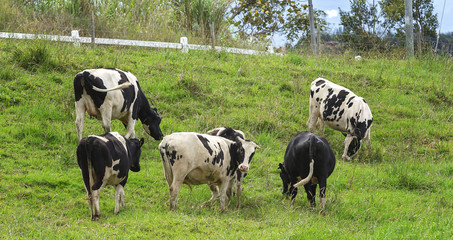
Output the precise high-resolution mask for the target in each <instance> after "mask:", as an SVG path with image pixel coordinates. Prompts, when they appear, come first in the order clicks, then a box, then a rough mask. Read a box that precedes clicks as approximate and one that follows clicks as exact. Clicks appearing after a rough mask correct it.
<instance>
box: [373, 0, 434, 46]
mask: <svg viewBox="0 0 453 240" xmlns="http://www.w3.org/2000/svg"><path fill="white" fill-rule="evenodd" d="M379 5H380V7H381V9H382V13H383V16H384V17H385V19H386V24H387V25H389V27H390V28H392V29H393V28H395V29H396V30H397V31H398V32H399V33H400V34H401V33H404V32H405V29H404V25H405V17H404V16H405V7H404V0H384V1H381V2H379ZM412 10H413V19H414V22H415V24H414V26H415V29H414V30H415V33H417V32H420V33H421V36H423V37H424V36H430V37H436V29H437V27H438V25H439V24H438V21H437V14H434V13H433V10H434V6H433V1H432V0H415V1H413V3H412Z"/></svg>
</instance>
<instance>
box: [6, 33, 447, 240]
mask: <svg viewBox="0 0 453 240" xmlns="http://www.w3.org/2000/svg"><path fill="white" fill-rule="evenodd" d="M0 64H1V66H2V67H1V68H0V103H1V104H0V142H1V147H0V182H1V184H0V238H2V239H12V238H14V239H16V238H35V239H36V238H38V239H41V238H45V239H47V238H48V239H55V238H58V239H62V238H77V239H79V238H95V239H98V238H109V237H111V236H115V237H117V238H119V239H125V238H127V239H134V238H139V239H143V238H146V239H149V238H151V239H152V238H159V239H160V238H168V239H208V238H209V239H225V238H228V239H250V238H252V239H256V238H264V239H308V238H310V239H311V238H314V239H325V238H332V237H334V238H338V239H364V238H369V239H386V238H396V239H401V238H409V239H436V238H437V239H446V238H448V237H451V236H452V235H453V230H452V228H451V226H452V225H453V217H452V216H453V161H452V160H453V150H452V149H453V94H452V93H453V81H452V75H451V73H452V71H453V61H452V59H448V58H433V57H427V58H421V59H416V60H411V61H404V60H399V59H392V58H367V59H365V60H363V61H354V60H353V58H352V57H351V56H322V57H318V58H315V57H311V56H297V55H288V56H284V57H276V56H241V55H232V54H226V53H212V52H197V51H191V52H190V53H189V54H182V53H180V52H179V51H171V50H153V49H145V48H116V47H97V48H94V49H93V48H90V47H86V46H82V47H80V48H74V47H73V46H72V45H67V44H57V43H47V42H39V41H34V42H28V41H27V42H25V41H23V42H22V41H21V42H19V41H7V40H0ZM98 67H116V68H120V69H123V70H127V71H131V72H132V73H134V74H135V75H136V76H137V77H138V79H139V81H140V84H141V86H142V88H143V91H144V92H145V95H146V96H147V97H148V98H149V100H150V101H151V105H153V106H155V107H157V108H158V111H159V113H160V115H161V116H163V121H162V124H161V128H162V131H163V132H164V134H170V133H172V132H177V131H196V132H206V131H207V130H209V129H211V128H214V127H218V126H231V127H233V128H237V129H241V130H243V131H244V132H245V134H246V136H247V137H248V138H249V139H251V140H254V141H256V142H258V143H259V145H260V146H261V149H260V150H258V151H257V152H256V154H255V157H254V160H253V162H252V165H251V169H250V171H249V174H248V176H247V177H246V178H245V183H244V185H243V187H244V192H243V195H242V206H243V207H242V208H241V209H236V208H235V200H232V203H231V204H230V205H229V207H228V209H227V211H226V212H225V213H220V204H219V203H218V202H217V203H216V204H214V205H213V206H211V207H207V208H201V209H197V207H198V206H199V205H201V204H202V203H203V202H204V201H206V200H208V199H209V197H210V191H209V189H208V187H206V186H195V187H194V188H193V190H192V191H190V189H189V188H188V187H183V189H182V191H181V193H180V195H179V210H178V211H176V212H169V210H168V208H169V194H168V186H167V184H166V181H165V179H164V174H163V169H162V163H161V160H160V158H159V154H158V151H157V145H158V144H159V142H158V141H154V140H153V139H152V138H151V137H149V136H146V135H145V132H144V130H143V129H142V127H141V124H138V125H137V126H136V133H137V135H138V136H139V137H141V136H143V137H145V139H146V143H145V145H144V148H143V153H142V158H141V165H142V170H141V171H140V172H139V173H131V175H130V178H129V181H128V184H127V185H126V187H125V194H126V205H127V206H126V208H123V209H121V211H120V213H119V214H118V215H114V214H113V208H114V191H113V188H111V187H108V188H107V189H105V190H104V191H103V192H102V193H101V199H100V207H101V213H102V216H101V219H100V221H99V222H92V221H91V220H90V215H89V207H88V204H87V202H86V200H84V199H85V198H86V193H85V189H84V186H83V182H82V178H81V174H80V171H79V169H78V166H77V163H76V155H75V150H76V146H77V134H76V131H75V125H74V120H75V112H74V97H73V89H72V81H73V77H74V76H75V74H76V73H77V72H79V71H81V70H83V69H87V68H98ZM316 77H325V78H327V79H330V80H332V81H334V82H336V83H338V84H341V85H344V86H347V87H348V88H350V89H351V90H353V91H354V92H355V93H356V94H358V95H361V96H363V97H364V98H365V99H366V100H367V102H368V103H369V105H370V107H371V110H372V112H373V116H374V122H373V127H372V131H371V134H372V135H371V142H372V147H373V150H372V152H369V151H367V149H366V148H362V149H361V150H360V152H359V156H358V157H357V158H355V159H354V160H353V161H350V162H344V161H341V160H340V157H341V154H342V150H343V139H344V137H343V135H341V134H340V133H338V132H336V131H333V130H331V129H327V128H326V131H325V133H324V135H325V137H326V138H327V139H328V141H329V142H330V144H331V146H332V148H333V149H334V152H335V154H336V156H337V160H338V161H337V166H336V169H335V171H334V173H333V174H332V176H331V177H330V178H329V179H328V180H327V191H326V193H327V205H326V214H325V216H323V215H320V214H319V213H318V212H317V211H315V210H311V209H310V207H309V205H308V202H307V200H306V197H305V194H304V193H302V192H303V191H300V194H299V195H298V197H297V198H296V203H295V205H294V206H290V202H289V199H286V198H284V197H283V196H282V195H281V180H280V178H279V176H278V170H277V166H278V163H279V162H282V161H283V155H284V151H285V148H286V145H287V144H288V142H289V141H290V139H291V138H292V136H294V135H295V134H296V133H297V132H299V131H304V130H306V129H307V128H306V122H307V120H308V95H309V85H310V83H311V81H312V80H314V79H315V78H316ZM112 129H113V130H116V131H119V132H120V133H122V134H125V132H126V131H125V129H124V127H123V126H122V124H120V123H119V122H118V121H115V122H113V126H112ZM102 131H103V130H102V127H101V123H100V122H99V121H97V120H93V119H89V118H87V119H86V124H85V129H84V135H85V136H86V135H88V134H101V133H102Z"/></svg>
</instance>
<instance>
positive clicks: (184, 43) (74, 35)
mask: <svg viewBox="0 0 453 240" xmlns="http://www.w3.org/2000/svg"><path fill="white" fill-rule="evenodd" d="M0 38H9V39H11V38H13V39H31V40H34V39H42V40H49V41H60V42H72V43H74V45H75V46H80V44H81V43H88V44H90V43H92V40H91V37H80V36H79V31H77V30H73V31H72V32H71V36H59V35H45V34H29V33H8V32H0ZM94 43H95V44H105V45H120V46H138V47H153V48H173V49H180V50H181V51H182V52H184V53H187V52H188V51H189V50H211V49H212V46H209V45H197V44H189V43H188V39H187V37H181V39H180V42H179V43H168V42H153V41H140V40H124V39H114V38H95V39H94ZM214 50H215V51H219V52H220V51H224V52H228V53H236V54H245V55H262V54H272V55H280V56H281V55H283V54H281V53H274V50H273V48H272V47H269V48H268V51H257V50H250V49H241V48H229V47H218V46H215V47H214Z"/></svg>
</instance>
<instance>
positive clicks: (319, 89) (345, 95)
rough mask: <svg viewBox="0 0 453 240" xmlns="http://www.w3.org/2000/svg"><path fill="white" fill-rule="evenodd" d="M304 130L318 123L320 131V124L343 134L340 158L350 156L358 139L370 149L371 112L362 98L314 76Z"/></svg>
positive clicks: (357, 147)
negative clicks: (342, 148) (342, 149)
mask: <svg viewBox="0 0 453 240" xmlns="http://www.w3.org/2000/svg"><path fill="white" fill-rule="evenodd" d="M309 102H310V105H309V118H308V122H307V127H308V131H310V132H314V130H315V126H316V125H318V127H319V129H320V130H321V131H324V124H327V126H329V127H330V128H332V129H335V130H338V131H341V132H342V133H343V135H345V137H346V138H345V140H344V151H343V155H342V157H341V158H342V159H343V160H350V159H351V158H352V157H353V156H354V155H355V154H356V153H357V152H358V150H359V149H360V146H361V145H362V140H365V144H366V145H367V148H368V150H369V151H371V140H370V128H371V123H372V122H373V115H372V114H371V110H370V107H369V106H368V104H367V102H366V101H365V99H363V98H362V97H359V96H357V95H355V94H354V93H353V92H352V91H351V90H349V89H347V88H345V87H342V86H340V85H337V84H335V83H332V82H330V81H328V80H326V79H323V78H317V79H316V80H314V81H313V82H312V83H311V88H310V101H309Z"/></svg>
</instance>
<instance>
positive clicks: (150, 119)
mask: <svg viewBox="0 0 453 240" xmlns="http://www.w3.org/2000/svg"><path fill="white" fill-rule="evenodd" d="M118 90H121V91H118ZM74 93H75V109H76V115H77V117H76V122H75V123H76V126H77V137H78V140H79V141H80V139H82V132H83V121H84V118H85V112H88V114H89V115H90V116H95V117H97V118H98V119H102V127H104V130H105V132H106V133H107V132H110V124H111V120H112V119H119V120H121V122H123V124H124V126H125V127H126V129H127V133H126V135H125V137H126V138H134V137H135V131H134V127H135V122H136V121H137V119H140V121H141V122H142V125H143V128H144V129H145V131H146V133H148V134H149V135H151V136H152V137H153V138H154V139H156V140H159V139H162V137H163V134H162V132H161V130H160V127H159V124H160V122H161V119H162V118H161V117H160V116H159V114H158V113H157V109H156V108H151V107H150V106H149V103H148V99H146V97H145V94H143V91H142V90H141V88H140V85H139V84H138V81H137V78H136V77H135V76H134V75H132V73H130V72H125V71H122V70H119V69H89V70H84V71H82V72H80V73H78V74H77V75H76V76H75V78H74Z"/></svg>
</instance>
